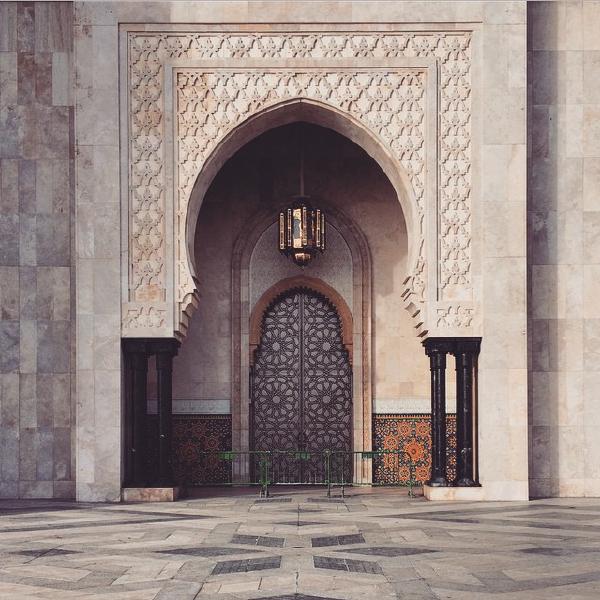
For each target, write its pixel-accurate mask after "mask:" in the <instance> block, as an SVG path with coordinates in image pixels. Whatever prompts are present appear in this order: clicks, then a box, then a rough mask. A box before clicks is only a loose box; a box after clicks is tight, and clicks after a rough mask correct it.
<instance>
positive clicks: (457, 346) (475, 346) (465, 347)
mask: <svg viewBox="0 0 600 600" xmlns="http://www.w3.org/2000/svg"><path fill="white" fill-rule="evenodd" d="M480 350H481V338H480V337H471V338H456V341H455V343H454V350H453V354H458V353H468V354H473V355H477V354H479V352H480Z"/></svg>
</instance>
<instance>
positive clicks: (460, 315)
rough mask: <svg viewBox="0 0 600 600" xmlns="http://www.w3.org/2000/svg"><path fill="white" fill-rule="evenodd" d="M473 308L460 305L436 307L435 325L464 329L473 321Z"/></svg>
mask: <svg viewBox="0 0 600 600" xmlns="http://www.w3.org/2000/svg"><path fill="white" fill-rule="evenodd" d="M474 310H475V309H474V308H467V307H464V306H460V305H455V306H449V307H448V308H438V309H437V323H436V325H437V327H439V328H452V329H466V328H467V327H470V326H471V323H472V322H473V313H474Z"/></svg>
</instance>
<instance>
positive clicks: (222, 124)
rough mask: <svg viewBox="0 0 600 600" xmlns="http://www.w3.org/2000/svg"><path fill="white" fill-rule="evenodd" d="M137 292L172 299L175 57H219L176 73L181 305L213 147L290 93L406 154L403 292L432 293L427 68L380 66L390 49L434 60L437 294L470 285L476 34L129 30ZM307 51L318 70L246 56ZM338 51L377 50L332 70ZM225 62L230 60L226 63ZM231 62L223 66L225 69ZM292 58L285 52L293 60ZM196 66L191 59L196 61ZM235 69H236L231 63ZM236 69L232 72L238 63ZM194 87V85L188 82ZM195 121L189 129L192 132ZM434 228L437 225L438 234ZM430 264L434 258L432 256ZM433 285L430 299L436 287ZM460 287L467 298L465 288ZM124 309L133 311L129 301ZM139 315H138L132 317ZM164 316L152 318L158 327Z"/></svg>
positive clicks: (344, 54) (132, 295)
mask: <svg viewBox="0 0 600 600" xmlns="http://www.w3.org/2000/svg"><path fill="white" fill-rule="evenodd" d="M128 41H129V48H128V50H129V69H128V77H129V81H128V91H129V104H128V125H129V190H130V191H129V211H130V215H129V227H130V242H129V253H130V256H129V260H130V272H129V301H131V302H134V303H136V304H139V303H141V304H142V305H143V304H148V303H149V304H152V303H156V302H161V301H162V302H164V301H165V298H166V296H167V294H166V272H167V265H166V259H167V256H168V252H167V242H166V240H165V235H166V232H170V229H169V228H170V227H171V225H170V223H167V222H166V220H165V216H166V214H167V213H166V205H165V202H166V192H167V183H166V169H165V160H166V156H165V115H164V111H165V91H164V89H163V81H164V79H165V78H167V77H169V76H170V73H169V71H168V68H167V67H168V66H169V65H170V63H172V62H173V61H175V60H177V61H178V64H181V65H185V64H187V62H186V61H198V60H202V61H221V64H219V67H218V68H217V66H216V65H215V66H214V67H211V68H209V67H204V68H202V69H200V68H195V69H194V70H193V71H192V70H191V69H190V68H189V67H188V68H186V67H183V68H184V69H185V70H184V71H183V72H182V73H181V75H180V76H179V77H178V78H177V82H176V85H177V88H178V89H177V98H176V102H181V103H182V104H181V106H179V107H178V108H177V110H178V115H177V118H178V119H181V123H177V124H176V126H177V128H178V133H177V134H176V135H177V136H178V139H177V140H176V141H175V144H176V147H177V151H178V152H179V157H178V160H179V162H180V166H181V169H180V173H178V177H179V179H180V181H179V190H176V192H175V198H174V200H175V216H174V219H175V239H174V240H173V241H174V243H175V252H174V254H175V257H174V263H175V264H174V265H173V266H174V267H175V272H174V278H175V285H176V289H175V295H176V301H177V302H179V303H180V304H181V305H182V306H181V310H185V308H186V306H187V304H189V303H190V302H191V301H192V296H193V294H194V292H195V284H194V282H193V281H192V280H191V274H190V273H189V268H188V265H187V260H188V259H187V254H186V252H187V250H186V240H185V216H186V215H185V212H186V210H187V203H188V199H189V192H190V190H191V187H192V185H193V182H194V180H195V178H196V176H197V174H198V173H199V171H200V169H201V168H202V166H203V161H204V160H205V158H206V156H207V153H208V152H209V151H210V148H211V147H212V148H214V147H215V146H216V145H217V144H218V143H219V142H220V141H221V140H222V139H223V137H224V136H225V135H227V133H229V132H230V131H231V130H232V129H233V128H234V127H235V125H236V124H239V122H241V120H243V119H245V118H247V117H249V116H251V115H252V114H253V113H255V112H256V111H257V110H259V109H260V108H265V107H267V106H270V105H273V104H275V103H277V102H280V101H281V100H282V99H285V98H312V99H314V100H319V101H323V102H324V103H325V104H327V103H329V104H331V105H332V106H336V107H337V108H339V109H341V110H342V111H345V112H348V113H349V114H351V115H352V116H353V117H355V118H357V119H359V120H361V121H362V122H363V123H364V124H365V125H366V126H367V127H368V128H369V129H371V130H372V132H373V134H374V135H376V136H377V137H378V138H379V140H380V142H381V144H382V145H383V146H384V147H386V148H387V149H388V150H389V152H390V154H391V155H392V156H394V157H395V158H396V160H398V161H399V162H400V163H401V164H402V166H403V168H404V169H405V171H406V172H407V174H408V176H409V179H410V181H411V184H412V187H413V194H414V196H415V199H416V203H417V206H416V217H417V221H418V222H417V232H418V240H416V243H418V246H419V247H418V248H417V252H416V255H417V257H418V259H417V263H416V265H415V266H414V272H412V273H411V274H410V278H409V280H408V282H407V292H408V294H409V295H410V296H412V297H413V299H414V301H415V302H416V303H418V302H419V301H422V300H423V298H424V297H425V294H426V290H425V285H426V273H425V269H426V256H425V241H424V227H425V224H424V210H423V197H424V190H425V183H426V182H425V175H426V174H425V168H424V164H425V163H424V153H425V142H424V140H425V137H424V136H425V131H424V128H423V127H424V122H423V114H424V94H423V89H424V88H423V79H424V70H421V71H420V70H419V69H401V68H394V69H389V68H386V69H385V70H382V69H378V68H376V67H377V62H378V59H380V60H381V63H379V65H380V66H381V65H383V64H385V61H386V60H389V59H391V58H403V57H404V58H411V57H414V58H434V59H435V60H436V61H437V64H438V66H439V90H438V95H439V98H438V106H439V115H438V127H439V132H438V133H439V135H438V140H439V141H438V144H439V148H438V163H439V164H438V180H439V190H438V224H437V227H438V231H437V239H438V253H439V268H438V269H436V270H437V272H438V288H439V289H438V292H437V293H438V297H439V299H440V300H444V298H446V297H447V299H448V300H452V299H453V298H454V297H457V290H458V289H460V290H467V291H469V290H470V289H471V285H472V281H471V280H472V274H471V152H472V151H471V34H470V33H469V32H465V31H455V32H453V31H445V32H428V31H423V32H417V31H413V32H399V31H398V32H382V31H378V32H348V33H342V32H333V33H323V32H318V33H317V32H303V33H289V32H237V33H236V32H225V33H223V32H222V33H214V32H211V33H200V32H140V31H138V32H129V34H128ZM250 59H260V60H261V61H263V63H268V62H269V61H271V60H273V61H275V60H286V61H291V60H292V61H293V60H305V61H306V60H310V61H313V62H315V63H319V66H318V68H314V69H313V70H310V69H299V68H293V67H291V68H287V69H286V70H283V71H277V70H276V69H274V68H268V67H260V68H255V69H247V68H246V67H247V64H248V60H250ZM338 59H361V60H365V59H366V60H370V61H371V62H373V63H374V65H375V68H371V67H369V68H368V69H363V70H362V71H361V70H360V69H353V70H348V69H343V68H339V67H337V68H333V67H332V63H334V64H335V63H336V61H338ZM223 61H225V63H223ZM223 64H226V65H227V68H225V67H222V65H223ZM288 65H289V62H288ZM190 67H191V65H190ZM234 67H237V68H234ZM232 69H233V70H232ZM192 88H196V89H195V90H192ZM192 131H194V134H193V135H189V134H190V133H191V132H192ZM430 235H435V232H430ZM430 260H431V261H432V264H436V263H437V262H438V257H431V258H430ZM434 292H435V291H432V292H431V293H432V297H433V296H435V293H434ZM462 297H463V298H465V294H464V292H463V294H462ZM126 312H127V311H126ZM132 316H134V315H132ZM156 323H157V321H155V320H151V321H150V322H149V323H147V324H149V325H150V326H155V325H156Z"/></svg>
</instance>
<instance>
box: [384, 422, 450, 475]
mask: <svg viewBox="0 0 600 600" xmlns="http://www.w3.org/2000/svg"><path fill="white" fill-rule="evenodd" d="M446 438H447V449H448V450H447V453H448V454H447V458H446V464H447V468H446V477H447V479H448V481H449V482H450V481H454V480H455V479H456V415H447V416H446ZM373 449H374V450H404V451H405V452H406V453H407V454H408V456H410V460H409V458H408V456H407V457H406V458H403V457H402V456H399V455H394V454H390V455H388V456H385V455H384V456H382V457H376V458H375V459H373V482H374V483H384V484H385V483H388V484H394V483H405V482H407V481H408V480H409V479H411V472H410V462H412V465H413V468H414V473H412V478H413V479H414V480H416V481H418V482H419V483H423V482H425V481H427V480H428V479H429V475H430V470H431V417H430V415H428V414H421V415H414V414H410V415H398V414H387V415H375V416H374V417H373Z"/></svg>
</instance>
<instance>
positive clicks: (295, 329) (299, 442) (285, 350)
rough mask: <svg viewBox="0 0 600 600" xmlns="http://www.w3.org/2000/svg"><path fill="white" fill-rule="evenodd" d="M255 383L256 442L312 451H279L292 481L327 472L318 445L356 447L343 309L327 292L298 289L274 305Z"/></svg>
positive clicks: (261, 446)
mask: <svg viewBox="0 0 600 600" xmlns="http://www.w3.org/2000/svg"><path fill="white" fill-rule="evenodd" d="M252 389H253V394H252V407H253V408H252V414H253V419H252V425H253V428H252V432H253V449H255V450H303V451H306V452H308V453H309V454H308V455H307V456H306V458H305V459H303V460H298V459H297V458H295V457H281V458H274V462H275V464H274V465H273V469H274V471H275V470H279V471H283V472H282V473H281V476H283V477H285V479H286V480H287V481H293V482H310V481H316V480H317V479H318V478H319V477H322V476H323V473H322V470H323V458H322V456H319V455H315V456H312V455H311V453H313V452H322V451H323V450H337V451H351V450H352V376H351V367H350V362H349V359H348V352H347V351H346V349H345V347H344V344H343V342H342V336H341V331H340V321H339V317H338V314H337V312H336V310H335V308H334V307H333V306H332V305H331V304H330V303H329V301H327V300H326V299H325V298H324V297H323V296H321V295H319V294H317V293H316V292H312V291H309V290H300V289H295V290H292V291H290V292H288V293H286V294H285V295H284V296H282V297H279V298H278V299H277V300H276V301H275V302H274V303H273V304H272V305H271V306H270V307H269V308H268V309H267V311H266V312H265V316H264V320H263V329H262V337H261V343H260V346H259V347H258V349H257V350H256V361H255V364H254V369H253V387H252ZM281 476H280V477H281ZM274 477H277V473H274ZM348 477H350V474H348Z"/></svg>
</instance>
